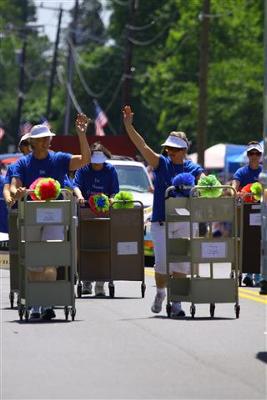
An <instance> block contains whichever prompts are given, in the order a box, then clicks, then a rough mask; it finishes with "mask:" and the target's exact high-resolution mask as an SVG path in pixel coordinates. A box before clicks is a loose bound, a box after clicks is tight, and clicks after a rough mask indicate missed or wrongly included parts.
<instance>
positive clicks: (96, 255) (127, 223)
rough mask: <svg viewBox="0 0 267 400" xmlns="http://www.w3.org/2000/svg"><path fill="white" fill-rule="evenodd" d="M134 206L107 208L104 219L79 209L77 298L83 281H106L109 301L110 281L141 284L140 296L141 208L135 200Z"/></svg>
mask: <svg viewBox="0 0 267 400" xmlns="http://www.w3.org/2000/svg"><path fill="white" fill-rule="evenodd" d="M134 205H135V207H134V208H127V209H126V208H120V209H115V208H114V207H113V206H111V208H110V211H109V215H108V216H106V217H97V216H95V215H94V214H93V213H92V211H91V210H90V209H89V208H84V207H79V210H78V215H79V229H78V243H79V245H78V247H79V254H78V279H79V281H78V285H77V295H78V297H81V296H82V283H81V282H82V281H83V280H86V281H103V282H108V288H109V296H110V297H112V298H113V297H114V295H115V286H114V282H113V281H114V280H122V281H123V280H127V281H142V283H141V295H142V297H144V295H145V289H146V286H145V282H144V227H143V205H142V203H140V202H138V201H135V202H134Z"/></svg>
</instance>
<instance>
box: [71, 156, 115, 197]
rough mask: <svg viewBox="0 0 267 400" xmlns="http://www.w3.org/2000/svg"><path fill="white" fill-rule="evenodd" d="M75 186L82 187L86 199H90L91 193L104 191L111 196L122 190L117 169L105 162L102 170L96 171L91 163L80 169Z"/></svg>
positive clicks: (74, 181)
mask: <svg viewBox="0 0 267 400" xmlns="http://www.w3.org/2000/svg"><path fill="white" fill-rule="evenodd" d="M73 186H74V188H75V187H78V188H79V189H80V191H81V192H82V195H83V197H84V198H85V200H88V198H89V196H90V195H91V194H96V193H104V194H106V195H107V196H111V195H113V194H115V193H118V192H119V190H120V189H119V181H118V175H117V172H116V169H115V167H114V166H113V165H111V164H108V163H104V164H103V168H102V169H101V170H100V171H95V170H94V169H93V168H92V165H91V164H87V165H85V166H84V167H82V168H80V169H78V170H77V171H76V173H75V177H74V180H73Z"/></svg>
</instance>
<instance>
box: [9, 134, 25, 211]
mask: <svg viewBox="0 0 267 400" xmlns="http://www.w3.org/2000/svg"><path fill="white" fill-rule="evenodd" d="M29 136H30V132H29V133H25V135H23V136H21V138H20V141H19V144H18V149H19V150H20V151H21V153H22V154H23V155H24V156H26V155H27V154H30V153H31V151H32V149H31V145H30V140H29ZM15 167H16V163H13V164H10V165H9V166H8V169H7V172H6V176H5V184H4V189H3V195H4V199H5V202H6V204H7V206H8V207H11V206H13V205H14V203H15V201H14V199H13V197H12V196H11V192H10V185H11V181H12V176H13V172H14V169H15Z"/></svg>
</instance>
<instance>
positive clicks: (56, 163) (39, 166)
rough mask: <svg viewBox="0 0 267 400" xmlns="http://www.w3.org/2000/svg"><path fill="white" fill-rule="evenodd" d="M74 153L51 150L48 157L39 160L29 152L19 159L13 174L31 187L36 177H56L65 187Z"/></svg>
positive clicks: (24, 184) (23, 183)
mask: <svg viewBox="0 0 267 400" xmlns="http://www.w3.org/2000/svg"><path fill="white" fill-rule="evenodd" d="M71 157H72V155H71V154H70V153H62V152H60V151H59V152H57V153H55V152H53V151H49V153H48V155H47V157H46V158H44V159H43V160H38V159H37V158H35V157H34V155H33V154H32V153H31V154H28V155H27V156H24V157H22V158H21V159H20V160H18V161H17V163H16V166H15V168H14V171H13V176H14V177H16V178H19V179H20V180H21V181H22V185H23V186H25V187H26V188H29V187H30V185H31V184H32V182H33V181H35V179H37V178H40V177H43V178H54V179H56V180H57V181H59V183H60V185H61V187H64V180H65V176H66V174H67V173H68V172H69V165H70V160H71Z"/></svg>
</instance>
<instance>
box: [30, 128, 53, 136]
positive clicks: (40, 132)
mask: <svg viewBox="0 0 267 400" xmlns="http://www.w3.org/2000/svg"><path fill="white" fill-rule="evenodd" d="M48 136H56V135H55V133H52V132H51V131H50V129H49V128H48V127H47V126H45V125H34V126H33V127H32V129H31V131H30V139H39V138H43V137H48Z"/></svg>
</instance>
